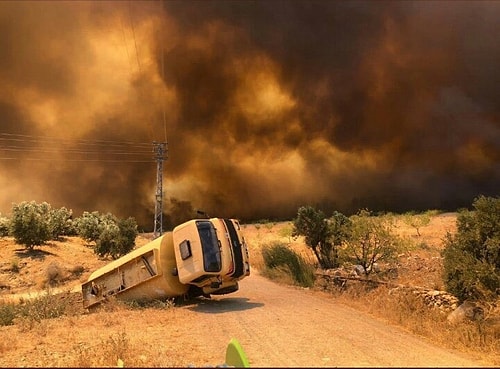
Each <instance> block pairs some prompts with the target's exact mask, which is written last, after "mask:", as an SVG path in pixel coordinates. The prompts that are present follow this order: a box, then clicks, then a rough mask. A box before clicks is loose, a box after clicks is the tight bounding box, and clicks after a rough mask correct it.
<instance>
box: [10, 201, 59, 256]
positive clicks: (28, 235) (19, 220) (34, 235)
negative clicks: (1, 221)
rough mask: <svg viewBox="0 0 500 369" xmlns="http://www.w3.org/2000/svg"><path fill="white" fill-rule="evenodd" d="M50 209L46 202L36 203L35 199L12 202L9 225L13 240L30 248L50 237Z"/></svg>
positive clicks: (41, 243)
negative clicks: (17, 202)
mask: <svg viewBox="0 0 500 369" xmlns="http://www.w3.org/2000/svg"><path fill="white" fill-rule="evenodd" d="M50 211H51V207H50V205H49V204H48V203H46V202H42V203H41V204H37V203H36V201H23V202H21V203H19V204H13V206H12V217H11V221H10V226H11V234H12V236H13V237H14V239H15V241H16V242H17V243H19V244H21V245H25V246H26V247H27V248H28V249H30V250H31V249H33V247H35V246H40V245H43V244H44V243H45V242H47V241H49V240H50V239H52V233H51V230H50V225H49V219H50Z"/></svg>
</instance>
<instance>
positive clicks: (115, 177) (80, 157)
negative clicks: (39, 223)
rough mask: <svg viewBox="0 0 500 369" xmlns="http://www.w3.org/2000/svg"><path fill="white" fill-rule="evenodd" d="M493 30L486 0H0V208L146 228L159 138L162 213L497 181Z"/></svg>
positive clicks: (438, 198) (345, 199)
mask: <svg viewBox="0 0 500 369" xmlns="http://www.w3.org/2000/svg"><path fill="white" fill-rule="evenodd" d="M499 34H500V3H498V2H492V1H485V2H482V1H470V2H467V1H461V2H453V1H429V2H427V1H414V2H412V1H386V2H384V1H324V0H321V1H314V0H304V1H299V0H287V1H284V0H283V1H280V0H275V1H266V0H254V1H250V0H245V1H238V0H232V1H210V0H208V1H194V0H182V1H181V0H179V1H173V0H171V1H165V2H160V1H153V2H146V1H137V2H135V1H122V2H114V1H112V2H101V1H99V2H97V1H94V2H60V1H54V2H41V1H34V2H26V1H22V2H1V3H0V50H2V51H1V54H0V82H1V86H2V87H1V89H0V117H1V125H0V158H1V160H0V173H1V174H2V175H1V177H0V186H1V188H2V192H1V197H0V212H1V213H3V214H6V213H8V212H9V211H10V208H11V205H12V203H16V202H20V201H25V200H36V201H39V202H41V201H47V202H49V203H50V204H51V205H52V206H55V207H60V206H65V207H67V208H71V209H73V211H74V213H75V214H76V215H79V214H80V213H81V212H82V211H84V210H87V211H93V210H98V211H101V212H112V213H114V214H116V215H118V216H121V217H128V216H133V217H135V218H136V219H137V220H138V222H139V223H140V224H141V227H143V228H146V229H151V228H152V226H153V214H154V199H155V197H154V195H155V191H156V162H155V160H154V153H153V145H152V143H153V141H156V142H164V141H167V142H168V158H167V159H166V160H165V162H164V166H163V169H164V176H163V190H164V213H165V223H166V224H165V226H166V227H167V228H169V227H170V226H171V225H172V224H176V223H178V222H180V221H184V220H186V219H187V218H191V217H196V216H197V214H196V210H197V209H202V210H203V211H206V212H207V213H208V214H209V215H210V216H224V217H226V216H227V217H236V218H239V219H242V220H244V221H245V220H256V219H264V218H266V219H291V218H292V217H294V216H295V214H296V210H297V208H298V207H299V206H301V205H306V204H311V205H314V206H318V207H320V208H322V209H323V210H325V211H326V212H330V211H333V210H340V211H343V212H346V213H352V212H355V211H357V210H358V209H360V208H368V209H370V210H374V211H382V210H385V211H408V210H425V209H443V210H456V209H457V208H459V207H464V206H468V205H470V204H471V203H472V200H473V198H474V197H475V196H478V195H480V194H483V195H487V196H497V195H499V192H498V189H499V188H500V94H499V91H498V86H500V77H499V75H500V74H499V73H498V71H497V68H498V66H499V65H500V43H499V42H498V35H499ZM125 143H126V144H125ZM132 143H133V144H132ZM84 145H94V146H92V147H94V148H98V150H97V151H98V152H89V151H88V150H87V148H88V147H90V146H84ZM120 145H123V146H120ZM148 145H149V146H148ZM110 147H111V148H113V147H115V148H117V147H119V148H120V150H125V151H127V152H128V154H127V155H125V154H124V153H121V155H122V156H118V155H117V154H116V153H115V152H114V151H109V150H110Z"/></svg>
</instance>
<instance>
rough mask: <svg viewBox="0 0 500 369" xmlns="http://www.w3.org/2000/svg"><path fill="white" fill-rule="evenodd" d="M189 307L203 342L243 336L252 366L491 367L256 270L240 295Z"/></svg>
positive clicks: (239, 338)
mask: <svg viewBox="0 0 500 369" xmlns="http://www.w3.org/2000/svg"><path fill="white" fill-rule="evenodd" d="M181 309H189V310H192V311H195V312H197V313H198V314H201V316H198V318H199V320H198V323H197V324H196V325H197V328H198V329H197V331H198V332H200V333H201V334H202V335H203V336H202V337H200V340H203V341H205V340H206V341H207V343H208V341H212V342H213V341H219V340H220V339H222V341H224V340H228V339H229V338H230V337H235V338H237V339H238V340H239V341H240V343H241V345H242V347H243V348H244V350H245V352H246V354H247V355H248V357H249V360H250V365H251V366H266V367H269V366H272V367H279V366H281V367H284V366H286V367H300V366H330V367H331V366H351V367H352V366H355V367H361V366H383V367H388V366H392V367H403V366H419V367H429V366H431V367H438V366H441V367H444V366H455V367H457V366H464V367H471V366H481V365H484V364H481V363H479V362H476V361H473V360H470V359H467V358H465V357H463V356H460V355H459V354H457V353H452V352H450V351H447V350H443V349H441V348H437V347H434V346H432V345H430V344H428V343H426V342H424V341H423V340H422V339H420V338H417V337H415V336H413V335H411V334H408V333H406V332H404V331H402V330H401V329H398V328H397V327H393V326H388V325H386V324H384V323H382V322H380V321H377V320H375V319H373V318H372V317H370V316H368V315H365V314H363V313H360V312H358V311H356V310H353V309H351V308H349V307H346V306H345V305H341V304H339V303H336V302H335V300H334V299H333V298H332V297H330V296H328V295H326V294H322V293H318V292H312V291H307V290H304V289H297V288H293V287H286V286H281V285H277V284H275V283H273V282H271V281H269V280H267V279H265V278H263V277H261V276H259V275H257V274H256V273H253V275H252V276H251V277H249V278H247V279H245V280H243V281H242V282H241V287H240V291H238V292H237V293H235V294H232V295H226V296H220V297H215V299H214V300H207V301H203V302H202V303H200V304H198V305H192V306H190V307H182V308H181ZM203 332H204V333H203ZM199 344H200V346H202V347H203V346H204V344H203V343H202V342H200V343H199Z"/></svg>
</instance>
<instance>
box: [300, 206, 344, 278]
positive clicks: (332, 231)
mask: <svg viewBox="0 0 500 369" xmlns="http://www.w3.org/2000/svg"><path fill="white" fill-rule="evenodd" d="M349 227H350V221H349V219H348V218H347V217H346V216H345V215H343V214H342V213H340V212H334V213H333V216H332V217H331V218H330V219H329V218H327V217H326V215H325V213H324V212H323V211H321V210H318V209H316V208H314V207H312V206H302V207H300V208H299V209H298V211H297V218H295V219H294V221H293V230H292V235H293V236H294V237H297V236H304V241H305V243H306V245H307V246H308V247H309V248H311V249H312V250H313V252H314V255H315V256H316V259H317V260H318V263H319V265H320V267H321V268H323V269H329V268H335V267H337V266H338V253H337V249H338V247H340V245H341V244H342V242H343V241H344V240H345V238H346V237H347V236H348V234H349Z"/></svg>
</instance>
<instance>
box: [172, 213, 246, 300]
mask: <svg viewBox="0 0 500 369" xmlns="http://www.w3.org/2000/svg"><path fill="white" fill-rule="evenodd" d="M172 235H173V242H174V253H175V259H176V263H177V273H178V276H179V280H180V282H181V283H183V284H189V285H192V286H195V287H197V288H198V289H199V290H200V291H202V294H204V295H210V294H214V295H216V294H224V293H230V292H234V291H237V290H238V281H239V280H241V279H242V278H244V277H245V276H248V275H250V263H249V255H248V248H247V245H246V243H245V239H244V238H243V236H242V234H241V231H240V224H239V222H238V221H237V220H236V219H221V218H210V219H193V220H190V221H188V222H186V223H183V224H181V225H179V226H177V227H175V228H174V230H173V231H172ZM194 290H196V288H194Z"/></svg>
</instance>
